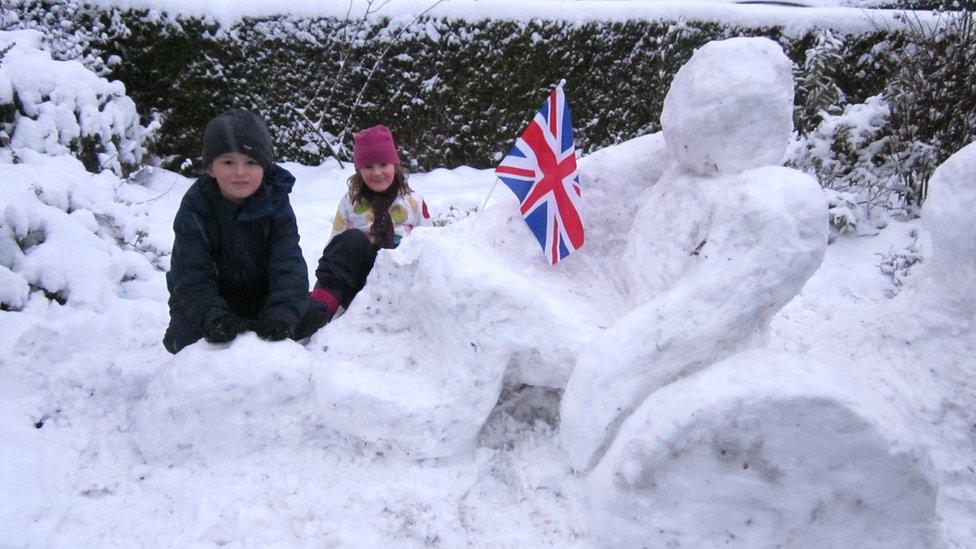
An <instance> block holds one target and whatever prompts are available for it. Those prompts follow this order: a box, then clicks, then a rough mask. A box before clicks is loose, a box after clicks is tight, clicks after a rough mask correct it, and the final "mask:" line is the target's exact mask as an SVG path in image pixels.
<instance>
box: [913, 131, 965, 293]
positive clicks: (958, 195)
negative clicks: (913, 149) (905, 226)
mask: <svg viewBox="0 0 976 549" xmlns="http://www.w3.org/2000/svg"><path fill="white" fill-rule="evenodd" d="M974 211H976V143H970V144H969V145H967V146H965V147H963V148H962V149H961V150H959V151H958V152H957V153H955V154H954V155H952V156H950V157H949V158H948V159H947V160H946V161H945V162H943V163H942V165H941V166H939V167H938V168H937V169H936V170H935V173H933V174H932V178H931V179H930V180H929V188H928V195H927V197H926V199H925V205H924V206H922V222H923V223H924V224H925V227H926V228H927V229H928V230H929V231H930V232H931V234H932V265H933V270H934V272H935V273H936V276H937V277H938V279H939V280H940V282H941V284H940V287H941V292H940V293H942V294H943V295H944V297H945V298H946V299H947V300H949V301H950V302H951V303H953V304H954V305H956V306H958V307H960V308H962V309H965V310H968V311H973V310H976V238H973V234H974V233H976V218H974V217H973V212H974Z"/></svg>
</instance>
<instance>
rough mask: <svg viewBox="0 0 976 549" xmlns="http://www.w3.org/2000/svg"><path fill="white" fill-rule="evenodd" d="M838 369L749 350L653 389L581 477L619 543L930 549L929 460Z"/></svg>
mask: <svg viewBox="0 0 976 549" xmlns="http://www.w3.org/2000/svg"><path fill="white" fill-rule="evenodd" d="M908 423H909V418H907V417H905V416H904V415H903V414H902V413H901V412H899V411H898V410H897V409H896V408H894V407H893V406H892V405H891V404H890V403H888V402H887V401H886V400H885V399H884V398H883V397H881V396H879V394H878V393H876V392H874V391H873V388H872V386H871V384H870V383H869V382H867V381H866V380H864V379H860V378H857V377H856V376H855V375H854V374H853V373H852V372H851V370H850V369H849V368H846V367H841V366H837V367H830V368H828V367H825V366H822V365H817V364H814V363H811V362H810V360H809V359H808V358H806V357H800V356H794V355H788V354H781V353H774V352H772V351H755V352H751V353H745V354H740V355H737V356H736V357H735V358H733V359H730V360H728V361H726V362H723V363H721V364H717V365H715V366H713V367H712V368H710V369H708V370H706V371H704V372H702V373H700V374H698V375H696V376H693V377H690V378H687V379H684V380H682V381H679V382H677V383H674V384H672V385H670V386H668V387H667V388H665V389H662V390H661V391H659V392H657V393H655V394H654V395H652V396H651V398H649V399H648V400H647V402H646V403H645V404H644V405H643V406H641V407H640V409H638V410H637V411H636V412H635V413H634V415H633V416H631V418H630V419H628V420H627V422H626V424H625V425H624V427H623V428H622V429H621V431H620V435H619V437H618V438H617V440H616V441H615V442H614V443H613V446H612V447H611V448H610V450H609V452H608V453H607V455H606V458H605V459H604V460H603V461H602V462H601V463H600V465H599V466H598V467H597V468H596V469H595V470H594V471H593V474H592V475H591V476H590V478H589V479H588V486H589V489H590V491H591V498H590V501H591V505H592V516H591V524H592V526H593V529H594V534H595V535H596V536H597V538H598V539H599V541H600V542H601V543H602V544H605V545H608V546H619V547H665V546H672V545H684V546H689V547H717V546H720V545H728V544H732V545H739V546H745V547H755V546H764V547H774V546H778V547H893V546H895V547H928V546H932V545H934V544H935V541H936V539H935V536H936V532H937V528H938V525H937V522H938V520H937V517H936V495H937V488H938V485H937V481H936V476H935V473H934V471H933V465H932V462H931V460H930V459H929V457H928V455H927V454H926V453H925V451H924V450H923V449H921V448H920V447H918V446H917V443H915V442H914V441H915V440H917V438H916V436H915V435H913V434H912V433H911V432H910V430H909V429H907V428H906V427H905V426H906V425H907V424H908Z"/></svg>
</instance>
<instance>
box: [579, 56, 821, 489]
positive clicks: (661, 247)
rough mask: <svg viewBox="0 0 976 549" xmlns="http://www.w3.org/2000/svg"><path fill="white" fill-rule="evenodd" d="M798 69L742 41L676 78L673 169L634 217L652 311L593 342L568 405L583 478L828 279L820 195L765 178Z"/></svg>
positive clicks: (670, 128)
mask: <svg viewBox="0 0 976 549" xmlns="http://www.w3.org/2000/svg"><path fill="white" fill-rule="evenodd" d="M790 66H791V65H790V62H789V60H788V59H787V58H786V56H785V55H784V54H783V52H782V50H780V49H779V46H777V45H776V44H775V43H773V42H772V41H770V40H768V39H764V38H735V39H731V40H726V41H722V42H712V43H709V44H706V45H705V46H704V47H702V48H701V49H700V50H698V51H697V52H696V53H695V55H694V56H693V57H692V59H691V61H689V62H688V64H687V65H685V66H684V67H682V69H681V70H680V71H679V72H678V74H677V76H676V77H675V79H674V82H673V83H672V86H671V89H670V90H669V92H668V95H667V98H666V99H665V106H664V113H663V115H662V123H663V124H664V136H665V140H666V141H667V145H668V150H669V151H671V152H672V154H673V155H674V157H675V159H676V160H677V162H678V164H677V166H675V167H674V168H672V169H671V170H670V171H668V172H667V173H666V174H665V175H664V176H663V177H662V178H661V180H660V181H658V183H657V185H655V186H654V188H653V192H651V193H650V196H649V197H648V198H647V199H646V202H645V203H644V204H643V205H642V206H641V207H640V209H639V210H638V212H637V214H636V216H635V219H634V224H633V226H632V228H631V231H630V234H629V239H628V240H629V243H628V246H627V249H626V251H625V253H624V258H625V260H626V262H627V267H628V282H629V284H630V289H631V293H632V294H633V296H634V299H635V300H636V301H638V302H641V303H643V304H642V305H640V306H638V307H637V308H635V309H633V310H632V311H631V312H629V313H628V314H627V315H626V316H624V317H623V318H622V319H621V320H619V321H618V322H617V323H616V324H614V325H613V326H612V327H610V328H609V329H608V330H606V331H605V332H603V333H602V334H600V336H598V337H597V338H596V339H594V341H593V342H591V344H590V345H589V346H588V347H587V349H586V350H585V351H584V353H583V354H582V355H581V357H580V359H579V361H578V362H577V364H576V369H575V371H574V373H573V376H572V378H571V379H570V381H569V384H568V385H567V387H566V392H565V395H564V397H563V402H562V408H561V426H560V442H561V443H562V445H563V446H564V448H565V449H566V450H567V451H568V454H569V456H570V459H571V460H572V461H573V463H574V466H575V467H577V468H578V469H579V470H583V471H586V470H589V469H590V468H592V467H593V466H594V465H595V464H596V463H597V461H599V459H600V457H601V456H602V455H603V453H604V451H605V450H606V448H607V447H608V445H609V444H610V443H611V442H612V441H613V439H614V437H615V436H616V434H617V431H618V429H619V428H620V425H621V424H622V423H623V422H624V420H626V419H627V417H628V416H629V415H630V414H631V413H632V412H633V411H634V410H635V409H636V408H637V407H638V406H640V405H641V403H642V402H644V400H645V399H647V397H648V396H649V395H651V394H652V393H654V392H655V391H656V390H658V389H660V388H661V387H664V386H666V385H668V384H670V383H673V382H675V381H677V380H679V379H681V378H683V377H687V376H689V375H691V374H693V373H695V372H697V371H699V370H701V369H703V368H705V367H707V366H709V365H710V364H713V363H715V362H717V361H718V360H721V359H722V358H725V357H728V356H730V355H732V354H734V353H736V352H739V351H741V350H743V349H745V348H747V347H749V346H750V345H753V344H755V343H756V342H759V341H761V339H762V337H763V336H764V334H765V332H766V330H767V327H768V324H769V321H770V319H771V318H772V316H773V315H774V314H775V313H776V312H777V311H778V310H779V309H780V308H781V307H782V306H783V305H785V304H786V303H787V302H788V301H790V300H791V299H792V298H793V297H794V296H795V295H796V294H797V293H798V292H799V290H800V288H801V287H802V286H803V284H804V283H805V282H806V280H807V279H808V278H809V277H810V276H811V275H812V274H813V272H814V271H815V270H816V269H817V267H819V265H820V263H821V261H822V259H823V255H824V252H825V250H826V245H827V234H828V231H827V217H826V211H827V205H826V202H825V199H824V196H823V193H822V191H821V190H820V186H819V185H818V184H817V182H816V181H814V180H813V179H811V178H810V177H808V176H806V175H805V174H802V173H800V172H798V171H795V170H791V169H787V168H783V167H777V166H763V164H768V163H772V162H778V161H780V160H781V159H782V155H783V151H784V149H785V146H786V140H787V138H788V136H789V135H790V132H791V131H792V115H791V113H792V107H793V102H792V93H793V92H792V77H791V73H790ZM700 82H701V83H703V84H702V89H698V86H699V83H700ZM723 83H724V84H723ZM716 134H720V135H716Z"/></svg>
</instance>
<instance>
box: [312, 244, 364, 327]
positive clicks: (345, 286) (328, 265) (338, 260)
mask: <svg viewBox="0 0 976 549" xmlns="http://www.w3.org/2000/svg"><path fill="white" fill-rule="evenodd" d="M376 252H377V248H376V246H374V245H373V243H372V242H370V241H369V238H368V237H367V236H366V233H364V232H363V231H360V230H359V229H348V230H346V231H343V232H341V233H339V234H337V235H335V237H334V238H333V239H332V240H330V241H329V243H328V245H326V247H325V250H322V258H321V259H319V266H318V268H317V269H315V285H316V286H317V287H319V288H323V289H325V290H328V292H329V293H331V294H332V295H333V296H335V298H336V299H337V300H338V301H339V304H340V305H342V306H343V307H346V308H348V307H349V304H350V303H352V298H354V297H356V294H358V293H359V290H362V289H363V286H365V285H366V277H367V276H369V272H370V271H371V270H372V269H373V263H375V262H376Z"/></svg>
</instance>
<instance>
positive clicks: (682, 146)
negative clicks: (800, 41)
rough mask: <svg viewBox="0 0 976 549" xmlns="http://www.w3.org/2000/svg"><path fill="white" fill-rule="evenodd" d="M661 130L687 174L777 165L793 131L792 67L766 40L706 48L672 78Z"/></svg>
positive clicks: (738, 40)
mask: <svg viewBox="0 0 976 549" xmlns="http://www.w3.org/2000/svg"><path fill="white" fill-rule="evenodd" d="M661 125H662V126H663V128H664V138H665V140H666V141H667V143H668V150H670V151H671V154H672V155H673V156H674V157H675V159H677V160H678V162H679V163H680V164H681V166H682V167H683V168H685V169H686V170H690V171H692V172H696V173H700V174H719V173H734V172H738V171H741V170H745V169H748V168H755V167H759V166H766V165H771V164H780V163H782V161H783V156H784V154H785V152H786V144H787V142H788V141H789V139H790V135H791V133H792V132H793V75H792V63H791V62H790V60H789V58H787V57H786V55H785V54H784V53H783V50H782V49H781V48H780V47H779V45H778V44H776V43H775V42H773V41H772V40H770V39H768V38H731V39H729V40H722V41H717V42H709V43H707V44H705V45H704V46H702V47H701V48H699V49H698V50H697V51H696V52H695V54H694V55H693V56H692V57H691V60H689V61H688V62H687V63H686V64H685V65H684V66H683V67H681V69H680V70H679V71H678V74H677V75H675V77H674V80H673V81H672V82H671V88H670V89H669V90H668V94H667V96H666V97H665V99H664V110H663V112H662V113H661Z"/></svg>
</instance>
